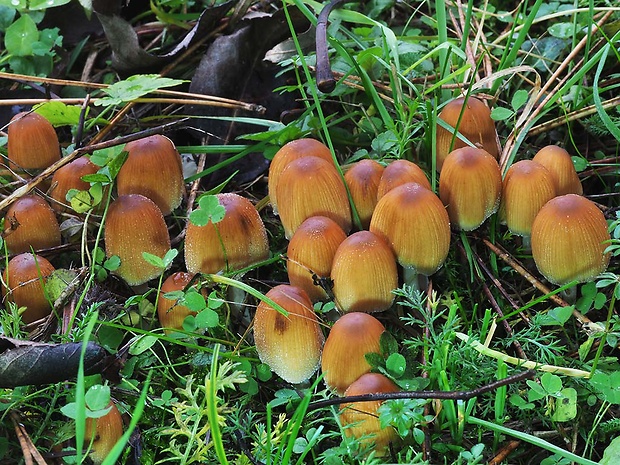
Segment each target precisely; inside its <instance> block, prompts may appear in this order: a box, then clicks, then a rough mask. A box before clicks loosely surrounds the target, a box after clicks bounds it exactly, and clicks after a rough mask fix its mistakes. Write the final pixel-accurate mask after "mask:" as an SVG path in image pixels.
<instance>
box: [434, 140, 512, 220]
mask: <svg viewBox="0 0 620 465" xmlns="http://www.w3.org/2000/svg"><path fill="white" fill-rule="evenodd" d="M501 193H502V174H501V171H500V168H499V165H498V164H497V160H495V158H493V157H492V156H491V155H490V154H489V153H488V152H486V151H485V150H483V149H478V148H475V147H463V148H460V149H456V150H454V151H453V152H451V153H450V154H449V155H448V156H447V157H446V160H445V161H444V164H443V168H442V169H441V176H440V178H439V197H440V198H441V201H442V202H443V204H444V205H445V206H446V209H447V210H448V216H449V217H450V223H451V224H452V227H454V228H458V229H462V230H464V231H472V230H474V229H476V228H478V227H479V226H480V225H481V224H482V223H483V222H484V220H486V219H487V218H488V217H489V216H491V215H492V214H493V213H495V212H496V211H497V209H498V208H499V201H500V196H501Z"/></svg>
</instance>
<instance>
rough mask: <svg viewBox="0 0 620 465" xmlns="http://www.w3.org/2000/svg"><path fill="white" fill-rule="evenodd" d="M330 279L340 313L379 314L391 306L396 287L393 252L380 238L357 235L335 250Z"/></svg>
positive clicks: (396, 273)
mask: <svg viewBox="0 0 620 465" xmlns="http://www.w3.org/2000/svg"><path fill="white" fill-rule="evenodd" d="M331 277H332V280H333V282H334V287H333V291H334V296H335V300H336V305H337V307H338V309H339V310H340V311H342V312H345V313H348V312H366V313H371V312H382V311H384V310H387V309H388V308H390V306H391V305H392V302H393V301H394V294H393V293H392V291H393V290H394V289H396V288H397V287H398V271H397V269H396V259H395V258H394V252H392V249H391V248H390V246H389V245H388V244H387V243H386V242H385V241H384V240H383V239H382V238H381V237H380V236H378V235H376V234H374V233H372V232H370V231H358V232H356V233H354V234H351V235H350V236H349V237H347V238H346V239H345V240H344V241H343V242H342V243H341V244H340V246H338V249H337V250H336V254H335V255H334V261H333V264H332V272H331Z"/></svg>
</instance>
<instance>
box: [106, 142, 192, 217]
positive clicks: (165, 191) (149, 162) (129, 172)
mask: <svg viewBox="0 0 620 465" xmlns="http://www.w3.org/2000/svg"><path fill="white" fill-rule="evenodd" d="M125 150H126V151H127V153H128V156H127V160H126V161H125V163H124V164H123V166H122V167H121V169H120V171H119V172H118V176H117V177H116V188H117V190H118V193H119V195H127V194H140V195H143V196H145V197H147V198H149V199H151V200H152V201H153V202H155V204H156V205H157V206H158V207H159V209H160V210H161V212H162V214H163V215H168V214H170V213H171V212H172V210H174V209H175V208H177V207H178V206H179V205H181V201H182V200H183V194H184V193H185V182H184V179H183V166H182V163H181V156H180V155H179V152H177V149H176V147H175V146H174V143H173V142H172V141H171V140H170V139H168V138H167V137H165V136H162V135H161V134H155V135H153V136H148V137H144V138H142V139H138V140H135V141H132V142H129V143H127V144H126V145H125Z"/></svg>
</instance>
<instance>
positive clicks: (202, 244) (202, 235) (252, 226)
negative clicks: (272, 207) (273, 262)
mask: <svg viewBox="0 0 620 465" xmlns="http://www.w3.org/2000/svg"><path fill="white" fill-rule="evenodd" d="M217 198H218V201H219V203H220V204H221V205H222V206H223V207H224V208H225V209H226V214H225V215H224V219H222V221H220V222H219V223H217V224H215V225H214V224H213V223H212V222H209V223H207V224H206V225H204V226H198V225H195V224H193V223H191V222H190V223H189V224H188V226H187V234H186V236H185V266H186V268H187V271H188V272H189V273H193V274H195V273H217V272H219V271H222V270H226V269H233V270H240V269H241V268H245V267H247V266H250V265H253V264H255V263H258V262H260V261H261V260H265V259H267V258H268V257H269V243H268V242H267V231H266V229H265V225H264V224H263V220H261V218H260V215H259V214H258V211H257V210H256V207H255V206H254V205H253V204H252V202H250V201H249V200H248V199H246V198H245V197H242V196H240V195H237V194H231V193H224V194H217Z"/></svg>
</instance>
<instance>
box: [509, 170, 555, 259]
mask: <svg viewBox="0 0 620 465" xmlns="http://www.w3.org/2000/svg"><path fill="white" fill-rule="evenodd" d="M553 197H555V183H554V181H553V178H552V176H551V173H549V171H548V170H547V168H545V167H544V166H542V165H541V164H539V163H536V162H535V161H532V160H521V161H518V162H516V163H514V164H513V165H512V166H511V167H510V168H508V171H507V172H506V176H505V177H504V181H503V183H502V198H501V202H500V213H499V216H500V219H501V220H502V222H504V223H506V226H507V227H508V230H509V231H510V232H511V233H513V234H516V235H517V236H523V246H524V248H525V249H526V250H529V249H530V245H529V244H530V233H531V231H532V223H533V222H534V218H536V215H537V214H538V211H539V210H540V209H541V208H542V207H543V205H544V204H546V203H547V202H548V201H549V200H551V199H552V198H553Z"/></svg>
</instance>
